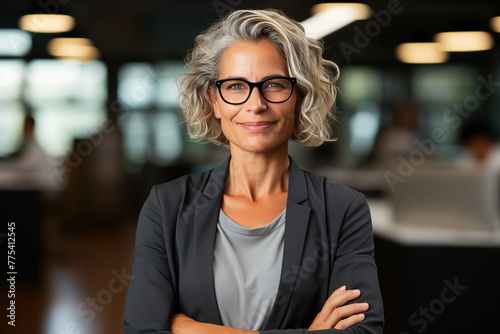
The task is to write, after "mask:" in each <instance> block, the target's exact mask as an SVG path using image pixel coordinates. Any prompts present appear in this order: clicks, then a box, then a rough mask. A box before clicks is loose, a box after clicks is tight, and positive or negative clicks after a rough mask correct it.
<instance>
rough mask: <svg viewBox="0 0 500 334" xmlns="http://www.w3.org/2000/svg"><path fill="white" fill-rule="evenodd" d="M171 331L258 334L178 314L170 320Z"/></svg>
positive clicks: (197, 333)
mask: <svg viewBox="0 0 500 334" xmlns="http://www.w3.org/2000/svg"><path fill="white" fill-rule="evenodd" d="M170 331H171V332H172V333H174V334H257V333H258V332H256V331H251V330H247V329H239V328H233V327H225V326H219V325H214V324H208V323H204V322H199V321H196V320H193V319H191V318H190V317H188V316H186V315H184V314H181V313H178V314H175V315H174V316H173V317H172V318H171V320H170Z"/></svg>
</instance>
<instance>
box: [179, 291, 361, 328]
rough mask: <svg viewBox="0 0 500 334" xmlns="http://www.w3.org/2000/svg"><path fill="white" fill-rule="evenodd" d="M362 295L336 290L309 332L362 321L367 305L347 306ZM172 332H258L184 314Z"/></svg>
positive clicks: (345, 326)
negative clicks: (217, 323) (205, 320)
mask: <svg viewBox="0 0 500 334" xmlns="http://www.w3.org/2000/svg"><path fill="white" fill-rule="evenodd" d="M360 295H361V292H360V291H359V290H347V289H346V286H345V285H344V286H342V287H340V288H338V289H337V290H335V291H334V292H333V293H332V294H331V295H330V297H329V298H328V299H327V301H326V302H325V304H324V305H323V308H322V310H321V311H320V312H319V313H318V315H317V316H316V318H315V319H314V321H313V323H312V324H311V326H309V328H308V330H309V331H314V330H321V329H330V328H336V329H346V328H349V327H351V326H353V325H355V324H357V323H359V322H361V321H363V319H364V318H365V317H364V314H363V313H362V312H364V311H366V310H368V308H369V305H368V304H367V303H353V304H349V305H345V304H346V303H347V302H348V301H351V300H354V299H356V298H358V297H359V296H360ZM170 330H171V332H172V333H174V334H222V333H223V334H254V333H258V332H256V331H251V330H245V329H239V328H233V327H224V326H219V325H213V324H208V323H203V322H198V321H196V320H193V319H191V318H189V317H188V316H186V315H184V314H180V313H178V314H175V315H174V316H172V318H171V320H170Z"/></svg>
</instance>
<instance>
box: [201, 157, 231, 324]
mask: <svg viewBox="0 0 500 334" xmlns="http://www.w3.org/2000/svg"><path fill="white" fill-rule="evenodd" d="M229 159H230V158H227V159H226V161H225V162H224V163H222V164H221V165H219V166H217V167H216V168H215V169H214V170H213V171H212V173H211V174H210V177H209V179H208V182H207V183H206V185H205V187H204V189H202V191H203V192H202V194H201V195H200V196H201V198H200V200H197V201H196V204H195V217H194V247H195V252H194V253H195V263H194V265H195V267H196V273H197V275H196V278H195V279H196V280H197V281H198V288H199V293H200V296H201V301H202V304H203V310H204V314H205V315H206V316H207V318H206V319H205V321H206V322H209V323H213V324H217V325H221V324H222V321H221V317H220V313H219V308H218V306H217V298H216V295H215V284H214V275H213V261H214V245H215V236H216V232H217V221H218V219H219V210H220V207H221V203H222V195H223V192H224V184H225V180H226V175H227V171H228V167H229Z"/></svg>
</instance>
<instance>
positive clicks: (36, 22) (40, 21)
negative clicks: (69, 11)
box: [19, 14, 75, 33]
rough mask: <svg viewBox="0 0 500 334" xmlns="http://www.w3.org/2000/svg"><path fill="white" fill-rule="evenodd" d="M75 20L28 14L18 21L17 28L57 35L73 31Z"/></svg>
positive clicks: (58, 15) (57, 16) (51, 15)
mask: <svg viewBox="0 0 500 334" xmlns="http://www.w3.org/2000/svg"><path fill="white" fill-rule="evenodd" d="M74 26H75V19H74V18H73V17H71V16H69V15H60V14H29V15H24V16H22V17H21V18H20V19H19V27H20V28H21V29H23V30H27V31H32V32H41V33H59V32H66V31H70V30H71V29H73V27H74Z"/></svg>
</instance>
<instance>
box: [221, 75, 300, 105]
mask: <svg viewBox="0 0 500 334" xmlns="http://www.w3.org/2000/svg"><path fill="white" fill-rule="evenodd" d="M214 83H215V86H217V88H218V90H219V94H220V96H221V97H222V99H223V100H224V102H226V103H229V104H242V103H245V102H246V101H247V100H248V99H249V98H250V95H251V94H252V91H253V88H254V87H257V88H258V89H259V92H260V94H261V95H262V97H263V98H264V99H265V100H266V101H268V102H271V103H281V102H285V101H287V100H288V99H289V98H290V97H291V96H292V93H293V87H294V86H295V84H296V83H297V79H295V78H288V77H271V78H267V79H265V80H262V81H259V82H250V81H247V80H244V79H224V80H215V81H214Z"/></svg>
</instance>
